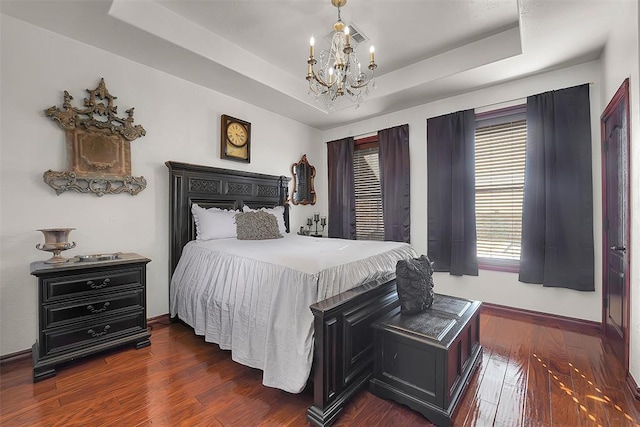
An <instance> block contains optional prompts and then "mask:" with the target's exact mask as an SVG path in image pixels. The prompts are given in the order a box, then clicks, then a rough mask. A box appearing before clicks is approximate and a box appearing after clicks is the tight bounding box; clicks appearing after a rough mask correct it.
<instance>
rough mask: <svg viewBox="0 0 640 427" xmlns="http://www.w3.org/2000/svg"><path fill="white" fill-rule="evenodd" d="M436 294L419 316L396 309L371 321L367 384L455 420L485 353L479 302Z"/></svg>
mask: <svg viewBox="0 0 640 427" xmlns="http://www.w3.org/2000/svg"><path fill="white" fill-rule="evenodd" d="M481 305H482V303H480V302H479V301H471V300H467V299H462V298H456V297H451V296H447V295H440V294H436V295H435V298H434V302H433V307H431V308H430V309H427V310H425V311H423V312H422V313H419V314H415V315H406V314H402V313H401V312H400V308H397V309H395V310H393V311H392V312H390V313H389V314H388V315H386V316H384V317H382V318H381V319H380V320H378V321H377V322H375V323H374V324H373V328H374V333H375V357H374V373H373V378H372V379H371V380H370V382H369V388H370V390H371V392H372V393H374V394H375V395H377V396H379V397H382V398H385V399H391V400H395V401H396V402H399V403H402V404H405V405H407V406H408V407H410V408H412V409H414V410H416V411H418V412H420V413H421V414H422V415H424V416H425V417H426V418H428V419H429V420H430V421H431V422H433V423H435V424H437V425H438V426H449V425H451V418H452V416H453V414H454V412H455V409H456V406H457V404H458V402H459V401H460V400H461V399H462V395H463V393H464V391H465V390H466V387H467V385H468V383H469V381H470V379H471V376H472V375H473V373H474V372H475V370H476V368H477V367H478V364H479V362H480V360H481V356H482V347H481V346H480V316H479V314H480V306H481Z"/></svg>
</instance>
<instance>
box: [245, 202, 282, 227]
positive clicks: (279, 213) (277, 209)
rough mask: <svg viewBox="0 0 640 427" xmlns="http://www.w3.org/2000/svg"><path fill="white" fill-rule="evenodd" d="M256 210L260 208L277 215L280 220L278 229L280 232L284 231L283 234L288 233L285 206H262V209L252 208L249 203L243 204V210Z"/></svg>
mask: <svg viewBox="0 0 640 427" xmlns="http://www.w3.org/2000/svg"><path fill="white" fill-rule="evenodd" d="M256 210H260V211H262V212H267V213H270V214H271V215H273V216H275V217H276V220H277V221H278V230H279V231H280V233H282V234H286V233H287V226H286V225H285V224H284V206H276V207H274V208H260V209H251V208H250V207H249V206H247V205H243V206H242V211H243V212H251V211H256Z"/></svg>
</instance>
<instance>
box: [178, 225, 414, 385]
mask: <svg viewBox="0 0 640 427" xmlns="http://www.w3.org/2000/svg"><path fill="white" fill-rule="evenodd" d="M413 257H416V253H415V251H414V249H413V248H412V247H411V246H410V245H408V244H406V243H397V242H373V241H361V240H360V241H358V240H342V239H322V238H312V237H306V236H298V235H287V236H285V238H283V239H274V240H252V241H247V240H244V241H243V240H236V239H221V240H209V241H192V242H189V243H188V244H187V245H186V246H185V247H184V249H183V251H182V256H181V258H180V261H179V262H178V265H177V267H176V269H175V272H174V274H173V277H172V280H171V307H170V309H171V316H172V317H173V316H176V315H177V316H178V317H179V318H180V319H181V320H183V321H184V322H185V323H187V324H188V325H190V326H191V327H192V328H193V329H194V331H195V333H196V334H198V335H203V336H204V338H205V340H206V341H208V342H213V343H217V344H218V345H219V346H220V348H222V349H224V350H231V355H232V359H233V360H234V361H236V362H238V363H241V364H243V365H246V366H250V367H253V368H257V369H261V370H262V371H263V380H262V382H263V384H264V385H265V386H268V387H276V388H279V389H282V390H285V391H287V392H290V393H299V392H301V391H302V389H304V387H305V385H306V382H307V379H308V377H309V373H310V371H311V364H312V360H313V315H312V313H311V310H310V309H309V306H310V305H311V304H313V303H315V302H318V301H321V300H323V299H325V298H328V297H331V296H333V295H337V294H339V293H341V292H344V291H346V290H349V289H351V288H354V287H356V286H358V285H361V284H363V283H367V282H371V281H377V282H379V283H384V282H386V281H388V280H391V279H393V278H394V277H395V267H396V262H397V261H398V260H399V259H407V258H413Z"/></svg>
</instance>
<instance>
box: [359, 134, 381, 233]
mask: <svg viewBox="0 0 640 427" xmlns="http://www.w3.org/2000/svg"><path fill="white" fill-rule="evenodd" d="M353 178H354V187H355V199H356V239H358V240H384V221H383V217H382V194H381V191H380V168H379V162H378V147H377V146H376V147H370V148H362V149H356V150H355V151H354V153H353Z"/></svg>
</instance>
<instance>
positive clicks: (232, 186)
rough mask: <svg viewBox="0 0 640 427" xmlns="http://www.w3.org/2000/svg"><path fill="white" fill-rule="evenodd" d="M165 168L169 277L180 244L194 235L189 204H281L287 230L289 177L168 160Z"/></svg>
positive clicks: (228, 206) (230, 206) (229, 206)
mask: <svg viewBox="0 0 640 427" xmlns="http://www.w3.org/2000/svg"><path fill="white" fill-rule="evenodd" d="M165 165H167V167H168V168H169V186H170V187H169V188H170V190H169V193H170V198H169V280H171V275H172V274H173V270H174V269H175V267H176V265H177V264H178V260H179V259H180V255H181V254H182V248H183V247H184V245H186V244H187V243H188V242H189V241H190V240H193V239H195V226H194V222H193V219H192V217H191V205H192V204H193V203H197V204H198V205H200V206H202V207H203V208H210V207H214V206H215V207H219V208H223V209H242V207H243V206H244V205H246V206H249V207H250V208H252V209H257V208H262V207H266V208H272V207H274V206H284V221H285V225H286V226H287V232H289V205H288V203H287V199H288V197H289V178H288V177H286V176H276V175H264V174H259V173H252V172H242V171H235V170H230V169H220V168H214V167H210V166H201V165H193V164H188V163H179V162H173V161H168V162H165Z"/></svg>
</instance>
